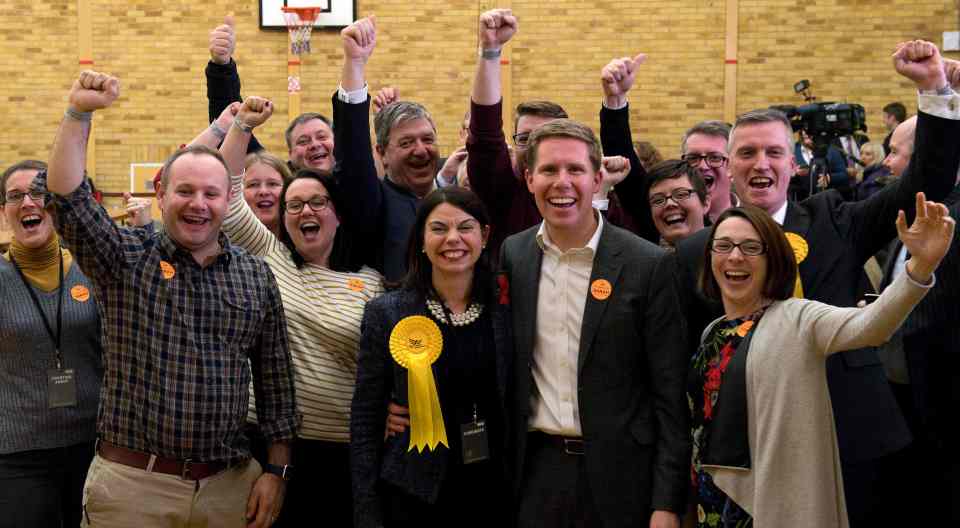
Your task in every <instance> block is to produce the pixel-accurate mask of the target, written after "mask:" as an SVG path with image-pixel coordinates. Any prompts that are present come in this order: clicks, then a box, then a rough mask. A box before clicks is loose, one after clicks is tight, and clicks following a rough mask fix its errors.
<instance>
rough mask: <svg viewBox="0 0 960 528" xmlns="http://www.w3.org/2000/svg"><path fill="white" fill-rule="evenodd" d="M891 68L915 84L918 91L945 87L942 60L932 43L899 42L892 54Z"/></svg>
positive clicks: (920, 41) (945, 79)
mask: <svg viewBox="0 0 960 528" xmlns="http://www.w3.org/2000/svg"><path fill="white" fill-rule="evenodd" d="M893 67H894V68H895V69H896V70H897V73H899V74H900V75H903V76H904V77H906V78H908V79H910V80H911V81H913V82H914V83H916V85H917V89H919V90H939V89H940V88H944V87H946V86H947V75H946V72H945V71H944V67H943V58H942V57H941V56H940V50H939V49H937V45H936V44H934V43H932V42H927V41H925V40H912V41H910V42H901V43H900V44H898V45H897V51H895V52H894V53H893Z"/></svg>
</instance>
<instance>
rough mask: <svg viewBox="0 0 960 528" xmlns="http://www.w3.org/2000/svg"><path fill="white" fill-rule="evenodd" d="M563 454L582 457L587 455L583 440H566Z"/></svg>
mask: <svg viewBox="0 0 960 528" xmlns="http://www.w3.org/2000/svg"><path fill="white" fill-rule="evenodd" d="M563 452H564V453H566V454H568V455H578V456H582V455H583V454H584V453H585V450H584V448H583V440H581V439H579V438H564V439H563Z"/></svg>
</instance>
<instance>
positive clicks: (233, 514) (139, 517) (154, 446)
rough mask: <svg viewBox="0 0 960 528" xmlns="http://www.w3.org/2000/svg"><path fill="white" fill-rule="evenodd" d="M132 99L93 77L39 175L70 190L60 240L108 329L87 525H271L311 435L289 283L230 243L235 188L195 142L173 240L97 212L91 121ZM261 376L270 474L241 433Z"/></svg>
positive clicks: (165, 192)
mask: <svg viewBox="0 0 960 528" xmlns="http://www.w3.org/2000/svg"><path fill="white" fill-rule="evenodd" d="M118 95H119V82H118V81H117V79H116V78H113V77H110V76H107V75H104V74H100V73H96V72H91V71H85V72H83V73H81V74H80V77H79V79H77V81H75V82H74V84H73V87H72V89H71V91H70V96H69V108H68V110H67V112H66V116H65V117H64V119H63V122H62V124H61V126H60V130H59V132H58V134H57V138H56V140H55V142H54V148H53V152H52V154H51V158H50V168H49V174H47V175H44V174H42V173H41V174H40V175H39V176H38V184H40V185H42V184H44V180H46V181H45V184H46V186H47V188H48V189H49V190H50V191H51V192H53V193H54V194H56V195H57V196H56V198H55V200H54V205H55V207H56V210H57V215H56V218H57V229H58V231H59V232H60V234H61V236H62V237H63V239H64V240H65V241H66V243H67V244H68V245H69V246H70V249H71V250H72V251H73V253H74V256H75V258H76V259H77V262H79V264H80V268H81V269H82V270H83V272H84V273H85V274H86V275H87V276H88V277H90V279H91V281H92V282H93V283H94V290H95V291H94V293H95V296H96V299H97V303H98V306H99V309H100V312H101V319H102V322H103V324H102V339H103V343H104V350H105V352H104V358H103V362H104V367H105V374H104V381H103V387H102V389H101V404H100V412H99V417H98V424H97V428H98V434H99V437H100V443H99V446H98V450H97V456H96V457H95V458H94V460H93V463H92V464H91V466H90V470H89V472H88V475H87V482H86V485H85V487H84V498H83V501H84V510H85V512H84V525H94V526H117V527H121V526H122V527H129V526H145V527H150V526H171V525H174V526H199V525H204V526H210V527H220V526H222V527H234V526H235V527H241V526H256V527H266V526H269V525H270V524H272V522H273V520H274V518H275V517H276V514H277V513H278V512H279V509H280V506H281V504H282V502H283V493H284V490H285V480H286V479H287V478H289V476H290V471H289V469H290V467H289V466H288V464H289V462H290V447H289V446H290V441H291V440H292V439H293V438H294V435H295V434H296V430H297V427H298V425H299V415H298V414H297V412H296V405H295V401H294V388H293V371H292V367H291V364H290V356H289V353H288V351H287V335H286V321H285V318H284V316H283V311H282V310H281V304H280V294H279V291H278V289H277V285H276V282H275V280H274V277H273V275H272V274H271V272H270V270H269V268H268V267H267V266H266V264H264V263H263V262H262V261H261V260H260V259H256V258H254V257H253V256H251V255H249V254H247V253H246V252H245V251H243V250H242V249H240V248H238V247H234V246H232V245H231V244H230V243H229V241H228V240H227V238H226V236H225V235H224V234H223V233H221V232H220V225H221V223H222V221H223V218H224V216H225V214H226V211H227V203H228V201H229V193H230V185H229V183H230V182H229V178H228V174H227V168H226V166H225V164H224V162H223V158H221V157H220V155H219V153H218V152H216V151H214V150H210V149H207V148H206V147H188V148H186V149H183V150H181V151H179V152H177V153H176V154H174V155H173V156H171V157H170V159H168V160H167V162H166V163H165V165H164V167H163V169H162V179H161V186H160V189H159V190H158V192H157V197H158V199H159V201H160V205H161V209H162V210H163V223H164V229H163V232H160V233H155V232H152V231H150V230H143V229H128V228H121V227H118V226H116V225H115V224H114V223H113V222H112V221H111V220H110V217H109V216H108V215H107V214H106V211H104V210H103V208H101V207H100V206H99V205H98V204H96V203H95V202H94V201H93V199H92V196H91V193H90V188H89V185H88V184H87V183H85V182H84V178H83V174H84V166H85V155H86V146H87V140H88V137H89V132H90V118H91V114H92V112H93V111H94V110H98V109H101V108H106V107H108V106H110V104H112V103H113V101H114V100H115V99H116V97H117V96H118ZM242 125H243V123H237V124H236V126H242ZM251 378H252V380H253V386H254V391H255V395H256V403H257V416H258V417H259V424H260V428H261V430H262V433H263V435H264V437H265V439H266V440H267V442H268V445H269V447H268V459H269V464H267V465H266V467H264V468H262V469H261V467H260V465H259V464H258V463H257V462H256V461H253V460H251V457H250V451H249V446H248V441H247V439H246V438H245V437H244V435H243V433H242V427H243V424H244V421H245V418H246V415H247V404H248V393H249V392H248V386H249V383H250V381H251ZM171 521H172V523H171Z"/></svg>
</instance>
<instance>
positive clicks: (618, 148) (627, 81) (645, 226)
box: [600, 53, 660, 244]
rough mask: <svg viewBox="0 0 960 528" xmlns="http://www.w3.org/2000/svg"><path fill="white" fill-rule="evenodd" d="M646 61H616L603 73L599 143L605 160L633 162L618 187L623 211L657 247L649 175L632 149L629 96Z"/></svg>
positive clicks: (635, 58)
mask: <svg viewBox="0 0 960 528" xmlns="http://www.w3.org/2000/svg"><path fill="white" fill-rule="evenodd" d="M646 60H647V56H646V55H645V54H643V53H640V54H638V55H637V56H635V57H632V58H631V57H621V58H618V59H613V60H611V61H610V62H609V63H607V65H606V66H604V67H603V70H601V72H600V84H601V86H602V87H603V107H602V108H601V109H600V143H601V144H602V145H603V153H604V155H606V156H623V157H625V158H627V159H628V160H629V161H630V173H629V174H628V175H627V177H626V178H624V179H623V181H622V182H620V183H619V184H617V189H618V191H617V198H618V199H619V200H620V204H621V206H622V207H623V209H624V210H625V211H626V212H628V213H629V214H630V215H631V216H632V217H633V220H634V221H635V222H636V223H637V234H638V235H640V236H641V237H643V238H645V239H647V240H649V241H651V242H653V243H654V244H656V243H657V242H658V241H659V240H660V233H659V232H658V231H657V227H656V225H654V223H653V217H652V216H651V214H650V202H649V201H648V200H647V190H648V187H649V184H648V182H647V171H646V170H645V169H644V168H643V164H641V163H640V158H639V157H638V156H637V152H636V151H635V150H634V149H633V135H632V133H631V132H630V107H629V105H628V104H627V93H628V92H629V91H630V89H631V88H633V83H634V81H636V78H637V73H638V72H639V70H640V65H641V64H643V63H644V62H645V61H646Z"/></svg>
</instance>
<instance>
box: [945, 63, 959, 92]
mask: <svg viewBox="0 0 960 528" xmlns="http://www.w3.org/2000/svg"><path fill="white" fill-rule="evenodd" d="M943 67H944V70H945V72H946V75H947V82H948V83H950V86H951V87H953V90H954V91H956V92H960V61H957V60H953V59H948V58H946V57H944V58H943Z"/></svg>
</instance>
